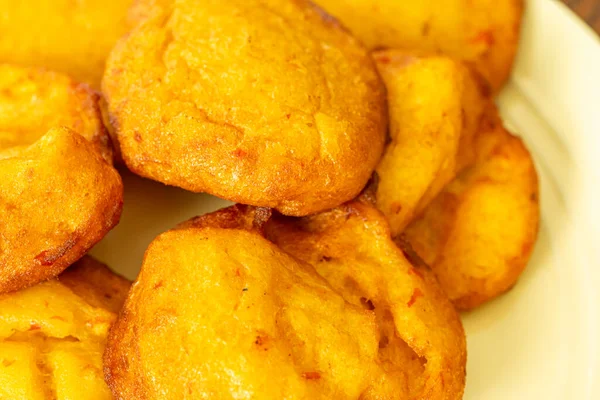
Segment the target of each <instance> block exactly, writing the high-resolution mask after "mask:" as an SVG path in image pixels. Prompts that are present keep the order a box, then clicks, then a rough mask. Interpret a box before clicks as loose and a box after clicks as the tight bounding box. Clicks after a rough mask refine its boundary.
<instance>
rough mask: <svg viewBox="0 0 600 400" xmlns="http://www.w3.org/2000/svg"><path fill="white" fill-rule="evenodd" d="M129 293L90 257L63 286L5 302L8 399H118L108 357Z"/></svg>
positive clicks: (1, 356) (2, 381)
mask: <svg viewBox="0 0 600 400" xmlns="http://www.w3.org/2000/svg"><path fill="white" fill-rule="evenodd" d="M88 274H89V276H92V277H93V278H94V279H93V280H92V279H90V277H89V276H88ZM128 289H129V282H128V281H127V280H125V279H124V278H122V277H120V276H118V275H116V274H114V273H113V272H112V271H110V270H109V269H108V268H107V267H106V266H105V265H103V264H100V263H99V262H98V261H96V260H94V259H92V258H90V257H84V258H83V259H82V260H80V261H79V262H77V263H76V264H75V265H73V266H72V267H70V268H69V269H67V270H66V271H65V272H64V273H63V274H62V275H60V276H59V277H58V279H52V280H49V281H47V282H43V283H40V284H38V285H36V286H33V287H30V288H27V289H23V290H20V291H18V292H13V293H7V294H2V295H0V398H2V399H28V400H47V399H56V400H66V399H88V400H102V399H106V400H110V399H112V398H113V397H112V395H111V393H110V390H109V388H108V386H107V385H106V383H105V382H104V376H103V372H102V352H103V351H104V346H105V343H106V336H107V334H108V329H109V326H110V324H111V323H112V322H113V321H114V320H115V319H116V313H117V312H118V311H119V309H120V307H121V305H122V302H123V301H124V300H125V297H126V295H127V291H128Z"/></svg>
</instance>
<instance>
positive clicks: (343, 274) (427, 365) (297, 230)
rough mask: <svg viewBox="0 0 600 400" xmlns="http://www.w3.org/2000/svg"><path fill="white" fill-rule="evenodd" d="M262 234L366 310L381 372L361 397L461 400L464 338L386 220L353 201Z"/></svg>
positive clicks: (279, 221) (274, 224)
mask: <svg viewBox="0 0 600 400" xmlns="http://www.w3.org/2000/svg"><path fill="white" fill-rule="evenodd" d="M265 230H266V236H267V238H269V239H270V240H272V241H273V242H274V243H276V244H277V245H278V246H280V248H282V249H283V250H284V251H286V252H287V253H289V254H291V255H293V256H294V257H296V258H298V259H301V260H303V261H305V262H307V263H309V264H311V265H312V266H314V267H315V269H316V271H317V272H318V273H319V275H321V276H323V277H324V278H325V280H326V281H327V282H328V283H329V284H330V285H331V286H332V288H333V289H334V290H335V291H336V292H338V293H340V294H341V295H342V296H343V298H344V299H345V300H346V301H347V302H348V303H350V304H353V305H355V306H357V307H363V308H365V309H367V310H372V311H373V312H374V313H375V316H376V320H377V323H378V325H379V354H378V359H379V363H380V364H381V365H382V367H383V369H384V371H385V374H384V375H383V376H382V377H379V378H377V379H376V380H375V382H374V384H373V386H372V387H370V388H369V389H368V390H367V391H366V392H365V393H364V395H363V397H361V399H382V398H383V399H392V398H393V399H398V398H406V399H460V398H462V393H463V390H464V384H465V369H464V368H465V362H466V350H465V338H464V332H463V329H462V325H461V323H460V320H459V318H458V316H457V314H456V312H455V311H454V309H453V307H452V305H451V304H450V302H449V301H448V299H447V297H446V296H445V294H444V293H443V291H442V290H441V288H440V287H439V286H438V284H437V282H436V280H435V277H434V276H433V274H432V273H431V272H430V271H429V270H428V269H427V268H426V267H422V266H418V265H414V266H413V265H411V263H410V262H409V261H408V260H407V259H406V258H405V256H404V255H403V254H402V252H401V251H400V249H398V248H397V247H396V245H395V244H394V242H393V241H392V239H391V238H390V230H389V227H388V224H387V221H386V220H385V218H384V216H383V215H381V213H380V212H379V211H377V210H376V209H375V208H374V207H373V206H371V205H369V204H367V203H365V202H360V201H354V202H351V203H348V204H346V205H344V206H341V207H338V208H336V209H333V210H331V211H328V212H324V213H321V214H317V215H314V216H310V217H306V218H302V219H292V218H286V217H276V218H275V219H274V220H272V221H271V222H270V223H269V224H267V225H266V228H265Z"/></svg>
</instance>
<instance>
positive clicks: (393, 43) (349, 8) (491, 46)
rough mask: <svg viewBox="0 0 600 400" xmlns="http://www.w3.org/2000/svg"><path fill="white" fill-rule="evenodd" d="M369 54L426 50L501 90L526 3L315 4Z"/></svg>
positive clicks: (385, 0) (337, 0)
mask: <svg viewBox="0 0 600 400" xmlns="http://www.w3.org/2000/svg"><path fill="white" fill-rule="evenodd" d="M316 3H318V4H320V5H321V6H322V7H323V8H324V9H326V10H327V11H328V12H330V13H331V14H332V15H334V16H336V17H338V18H339V19H340V21H341V22H342V23H343V24H344V25H345V26H347V27H348V28H349V29H350V30H351V31H352V32H353V33H354V34H355V35H356V37H357V38H359V39H360V40H362V41H363V42H364V43H365V44H366V45H367V47H369V48H370V49H381V48H392V49H403V50H424V51H429V52H439V53H443V54H447V55H449V56H451V57H453V58H457V59H460V60H464V61H466V62H468V63H472V64H473V65H474V66H475V68H476V69H477V70H478V71H479V73H481V74H482V75H483V76H484V77H485V78H486V79H487V80H488V81H489V82H490V83H491V85H492V87H493V89H494V92H497V91H499V89H500V88H501V87H502V86H503V84H504V83H505V82H506V80H507V79H508V77H509V74H510V71H511V69H512V65H513V61H514V58H515V54H516V51H517V47H518V42H519V32H520V27H521V18H522V14H523V0H502V1H495V0H435V1H434V0H418V1H398V0H316Z"/></svg>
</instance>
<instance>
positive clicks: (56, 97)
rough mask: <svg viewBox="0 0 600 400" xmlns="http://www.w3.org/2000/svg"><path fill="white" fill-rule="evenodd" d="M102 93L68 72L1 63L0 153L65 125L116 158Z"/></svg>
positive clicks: (109, 156) (105, 154)
mask: <svg viewBox="0 0 600 400" xmlns="http://www.w3.org/2000/svg"><path fill="white" fill-rule="evenodd" d="M99 97H100V96H99V95H98V94H97V93H95V92H93V91H92V90H90V89H89V88H88V86H87V85H84V84H79V83H77V82H74V81H73V80H72V79H71V78H69V77H68V76H66V75H63V74H60V73H57V72H52V71H48V70H45V69H43V68H28V67H19V66H16V65H10V64H0V153H1V152H3V151H13V149H14V148H15V147H24V146H29V145H31V144H33V143H34V142H35V141H36V140H38V139H39V138H40V137H42V136H43V135H45V134H46V132H48V130H50V129H51V128H58V127H62V126H64V127H67V128H70V129H72V130H74V131H76V132H77V133H79V134H80V135H81V136H83V137H84V138H86V139H87V140H89V141H90V142H91V143H93V144H94V146H95V147H96V149H97V150H98V151H99V152H100V153H101V154H102V156H103V157H104V158H105V159H106V160H107V161H109V162H112V146H111V143H110V139H109V136H108V133H107V131H106V129H105V127H104V125H103V123H102V115H101V113H100V108H99V105H98V101H99Z"/></svg>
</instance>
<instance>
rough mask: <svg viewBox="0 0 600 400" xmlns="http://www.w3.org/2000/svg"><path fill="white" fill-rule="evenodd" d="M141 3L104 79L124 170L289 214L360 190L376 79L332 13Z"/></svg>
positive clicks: (369, 157)
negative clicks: (133, 24)
mask: <svg viewBox="0 0 600 400" xmlns="http://www.w3.org/2000/svg"><path fill="white" fill-rule="evenodd" d="M139 6H140V7H141V8H142V11H140V12H139V15H143V16H144V17H140V18H139V19H140V21H139V23H138V25H137V26H136V27H135V28H134V29H133V31H132V32H131V33H130V34H129V35H128V36H126V37H125V38H124V39H123V40H121V41H120V42H119V43H118V44H117V46H116V47H115V49H114V50H113V52H112V53H111V56H110V57H109V60H108V62H107V71H106V74H105V76H104V80H103V92H104V94H105V95H106V99H107V103H108V111H109V116H110V120H111V122H112V124H113V126H114V129H115V131H116V134H117V137H118V140H119V142H120V148H121V152H122V155H123V159H124V161H125V163H126V164H127V166H128V167H129V168H130V169H131V170H132V171H133V172H135V173H138V174H139V175H142V176H144V177H147V178H151V179H154V180H157V181H160V182H163V183H166V184H169V185H175V186H179V187H182V188H184V189H188V190H191V191H195V192H208V193H211V194H213V195H216V196H219V197H222V198H225V199H229V200H233V201H237V202H240V203H244V204H252V205H257V206H265V207H273V208H276V209H278V210H279V211H281V212H282V213H284V214H289V215H306V214H310V213H313V212H317V211H320V210H324V209H328V208H331V207H334V206H337V205H338V204H340V203H342V202H344V201H347V200H350V199H352V198H353V197H354V196H356V195H357V194H358V193H359V192H360V191H361V190H362V188H363V187H364V185H365V184H366V183H367V181H368V179H369V177H370V176H371V173H372V172H373V170H374V168H375V166H376V164H377V162H378V161H379V158H380V156H381V153H382V150H383V143H384V140H385V132H386V120H387V116H386V108H385V89H384V87H383V83H382V82H381V80H380V79H379V77H378V74H377V71H376V69H375V66H374V63H373V61H372V60H371V58H370V57H369V54H368V53H367V51H366V50H365V49H364V48H363V47H362V46H361V45H360V44H359V42H358V41H357V40H356V39H354V38H353V37H352V36H351V35H350V34H348V33H347V32H346V31H345V30H344V29H343V28H341V27H340V25H339V24H338V23H337V22H336V21H335V20H334V19H333V18H331V17H329V16H328V15H327V14H325V13H324V12H323V11H322V10H320V9H318V8H317V7H316V6H314V5H313V4H312V3H311V2H309V1H308V0H296V1H289V0H268V1H259V0H248V1H244V2H241V1H235V0H206V1H202V2H198V1H193V0H181V1H174V0H146V1H142V2H141V5H139ZM138 9H139V7H138Z"/></svg>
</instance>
